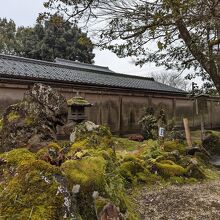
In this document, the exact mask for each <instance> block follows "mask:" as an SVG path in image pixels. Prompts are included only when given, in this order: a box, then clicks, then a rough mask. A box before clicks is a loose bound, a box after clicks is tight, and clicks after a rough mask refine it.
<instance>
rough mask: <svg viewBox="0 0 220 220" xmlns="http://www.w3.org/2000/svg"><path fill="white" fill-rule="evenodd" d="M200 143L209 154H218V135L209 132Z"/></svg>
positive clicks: (219, 150)
mask: <svg viewBox="0 0 220 220" xmlns="http://www.w3.org/2000/svg"><path fill="white" fill-rule="evenodd" d="M202 145H203V147H204V148H205V149H206V150H207V151H208V152H209V153H210V154H211V155H220V137H219V136H218V135H216V134H215V133H213V132H209V133H208V135H207V136H206V138H205V140H203V143H202Z"/></svg>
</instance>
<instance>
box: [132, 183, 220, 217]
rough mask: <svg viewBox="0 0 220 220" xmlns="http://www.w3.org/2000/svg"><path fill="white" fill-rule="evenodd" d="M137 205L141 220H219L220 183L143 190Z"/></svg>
mask: <svg viewBox="0 0 220 220" xmlns="http://www.w3.org/2000/svg"><path fill="white" fill-rule="evenodd" d="M136 202H137V205H138V207H139V212H140V214H141V219H142V220H147V219H149V220H159V219H160V220H171V219H172V220H178V219H188V220H194V219H195V220H220V180H219V181H209V182H205V183H196V184H190V185H183V186H167V187H164V188H160V189H154V190H149V189H146V188H145V189H142V191H141V193H140V196H139V198H137V199H136Z"/></svg>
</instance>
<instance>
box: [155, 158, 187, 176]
mask: <svg viewBox="0 0 220 220" xmlns="http://www.w3.org/2000/svg"><path fill="white" fill-rule="evenodd" d="M155 165H156V167H157V169H158V172H159V173H160V174H161V175H162V176H163V177H172V176H183V175H184V174H186V173H187V170H186V169H185V168H183V167H182V166H180V165H178V164H175V163H174V162H173V161H171V160H164V161H160V163H158V162H156V163H155Z"/></svg>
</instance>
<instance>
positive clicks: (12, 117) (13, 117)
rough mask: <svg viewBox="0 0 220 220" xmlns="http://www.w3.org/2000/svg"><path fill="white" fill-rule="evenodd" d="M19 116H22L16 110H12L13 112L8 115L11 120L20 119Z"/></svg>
mask: <svg viewBox="0 0 220 220" xmlns="http://www.w3.org/2000/svg"><path fill="white" fill-rule="evenodd" d="M19 118H20V115H19V114H17V113H15V112H11V113H10V114H9V115H8V117H7V119H8V121H9V122H13V121H16V120H18V119H19Z"/></svg>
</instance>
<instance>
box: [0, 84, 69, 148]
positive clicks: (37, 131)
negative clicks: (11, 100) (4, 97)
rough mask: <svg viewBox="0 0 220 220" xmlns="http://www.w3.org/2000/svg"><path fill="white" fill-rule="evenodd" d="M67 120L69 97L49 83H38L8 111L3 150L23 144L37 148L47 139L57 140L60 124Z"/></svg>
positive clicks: (0, 144) (1, 137)
mask: <svg viewBox="0 0 220 220" xmlns="http://www.w3.org/2000/svg"><path fill="white" fill-rule="evenodd" d="M66 120H67V103H66V99H65V98H64V97H63V96H62V95H60V94H59V93H57V92H56V91H55V90H53V89H52V88H51V87H49V86H46V85H42V84H35V85H34V86H33V87H32V89H31V90H29V91H28V92H26V93H25V95H24V98H23V100H22V101H21V102H19V103H17V104H14V105H11V106H9V107H8V108H7V109H6V111H5V112H4V114H3V120H2V122H1V132H0V152H5V151H9V150H11V149H14V148H19V147H21V146H22V147H30V149H32V150H35V151H37V150H38V147H39V146H41V145H43V144H44V142H50V141H53V140H56V126H57V125H64V123H65V122H66Z"/></svg>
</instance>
